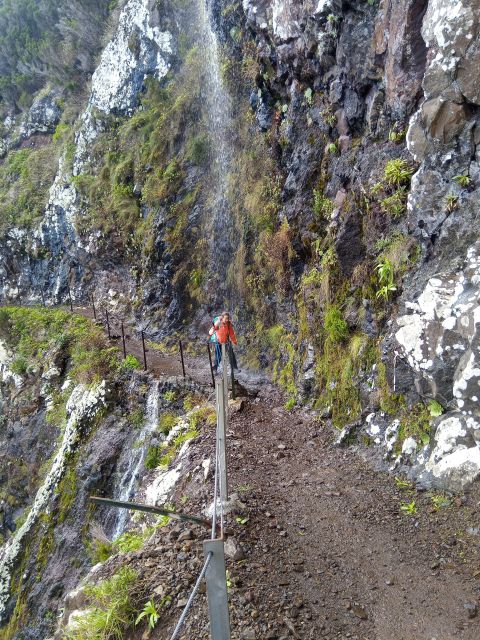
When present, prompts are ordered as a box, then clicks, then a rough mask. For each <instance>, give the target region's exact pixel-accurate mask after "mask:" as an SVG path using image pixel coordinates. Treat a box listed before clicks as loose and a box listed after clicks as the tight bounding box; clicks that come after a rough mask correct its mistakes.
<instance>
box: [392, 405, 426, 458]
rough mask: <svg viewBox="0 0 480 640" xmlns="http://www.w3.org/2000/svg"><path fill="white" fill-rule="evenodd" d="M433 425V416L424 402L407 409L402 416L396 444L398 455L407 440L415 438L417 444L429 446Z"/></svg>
mask: <svg viewBox="0 0 480 640" xmlns="http://www.w3.org/2000/svg"><path fill="white" fill-rule="evenodd" d="M431 423H432V416H431V415H430V411H429V409H428V407H427V406H426V405H424V404H423V402H420V403H418V404H416V405H414V406H413V407H409V408H408V409H405V410H404V412H403V414H402V415H401V416H400V427H399V429H398V439H397V442H396V444H395V451H396V453H397V455H398V454H400V453H401V451H402V445H403V443H404V442H405V440H406V439H407V438H414V439H415V440H416V441H417V443H419V444H421V445H427V444H428V443H429V442H430V432H431Z"/></svg>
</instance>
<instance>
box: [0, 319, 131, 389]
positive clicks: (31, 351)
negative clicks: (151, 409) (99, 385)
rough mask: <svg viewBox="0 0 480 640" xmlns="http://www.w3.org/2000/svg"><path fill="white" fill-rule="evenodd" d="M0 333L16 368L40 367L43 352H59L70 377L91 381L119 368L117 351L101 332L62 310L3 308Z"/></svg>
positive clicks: (90, 322)
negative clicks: (11, 352) (64, 359)
mask: <svg viewBox="0 0 480 640" xmlns="http://www.w3.org/2000/svg"><path fill="white" fill-rule="evenodd" d="M0 332H1V333H2V335H3V337H4V339H6V341H7V343H8V344H9V346H10V347H12V348H13V350H14V351H15V353H16V356H17V360H20V361H21V363H20V364H19V365H18V367H19V369H20V370H28V368H29V367H35V366H36V367H40V366H44V362H43V359H44V355H45V354H46V353H48V352H51V351H63V352H64V354H65V356H66V357H67V359H68V360H69V365H70V370H69V375H70V377H71V378H72V379H73V380H75V381H76V382H82V383H85V384H90V383H95V382H98V381H100V380H101V379H103V378H107V377H109V376H110V375H112V374H113V373H115V372H116V371H118V370H119V367H120V361H119V358H118V350H117V349H116V348H115V347H110V346H109V345H108V342H107V339H106V338H105V335H104V334H103V331H102V330H101V329H100V328H99V327H97V326H96V325H95V324H94V323H93V322H92V321H90V320H88V319H87V318H84V317H82V316H77V315H74V314H71V313H67V312H65V311H59V310H54V309H43V308H39V307H37V308H35V307H34V308H20V307H5V308H4V309H2V313H1V317H0Z"/></svg>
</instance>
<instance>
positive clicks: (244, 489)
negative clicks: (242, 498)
mask: <svg viewBox="0 0 480 640" xmlns="http://www.w3.org/2000/svg"><path fill="white" fill-rule="evenodd" d="M251 489H252V487H251V486H250V485H249V484H239V485H238V487H237V491H238V493H248V491H251Z"/></svg>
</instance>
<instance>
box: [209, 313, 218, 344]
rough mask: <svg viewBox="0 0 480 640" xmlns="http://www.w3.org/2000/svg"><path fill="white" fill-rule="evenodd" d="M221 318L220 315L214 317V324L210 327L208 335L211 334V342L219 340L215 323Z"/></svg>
mask: <svg viewBox="0 0 480 640" xmlns="http://www.w3.org/2000/svg"><path fill="white" fill-rule="evenodd" d="M218 320H220V316H215V317H214V318H213V319H212V326H211V327H210V331H209V332H208V335H209V336H210V342H217V334H216V332H215V323H216V322H217V321H218Z"/></svg>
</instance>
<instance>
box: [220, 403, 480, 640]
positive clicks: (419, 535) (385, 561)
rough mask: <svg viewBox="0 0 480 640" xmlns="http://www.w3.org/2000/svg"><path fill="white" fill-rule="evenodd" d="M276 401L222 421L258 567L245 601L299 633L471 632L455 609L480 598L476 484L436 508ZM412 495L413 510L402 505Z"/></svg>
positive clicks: (475, 630)
mask: <svg viewBox="0 0 480 640" xmlns="http://www.w3.org/2000/svg"><path fill="white" fill-rule="evenodd" d="M278 400H279V399H278V398H275V399H274V397H272V395H271V394H270V395H267V396H266V397H262V398H261V399H260V401H259V402H258V403H253V404H248V405H247V407H246V408H245V410H244V411H243V412H241V413H239V414H237V415H235V416H234V417H233V418H232V423H231V424H232V432H233V434H234V435H233V437H232V443H231V447H230V460H231V465H230V467H231V469H232V470H233V473H232V482H233V485H234V486H235V484H237V486H238V485H241V484H248V485H249V487H250V491H251V498H248V493H247V503H248V504H249V508H250V509H251V517H250V521H249V523H248V525H247V527H248V531H246V532H245V533H241V534H240V536H241V538H240V539H241V540H243V539H244V540H245V544H249V546H250V547H251V548H250V552H249V553H248V558H249V561H248V562H249V564H256V563H258V565H260V566H262V565H263V567H264V568H265V569H266V572H265V573H263V574H261V575H257V576H256V577H255V583H256V584H255V586H253V585H252V590H254V592H255V594H256V596H255V597H256V602H258V603H259V604H260V603H262V602H266V603H269V608H270V610H271V611H277V612H278V617H277V620H276V624H277V625H278V626H279V628H280V630H282V629H283V630H285V629H287V630H290V633H291V634H293V635H295V633H294V631H293V630H295V632H296V633H297V634H298V636H297V637H302V638H312V639H313V638H318V637H322V638H323V637H325V638H332V639H333V638H359V639H360V638H368V639H369V640H373V639H377V640H390V639H392V640H423V639H426V640H432V639H433V638H436V639H437V640H449V639H450V638H464V639H466V640H467V639H468V640H474V639H476V640H478V638H480V618H479V617H478V616H476V617H474V618H470V617H469V612H470V615H473V613H474V611H473V610H471V609H468V608H465V605H466V604H467V603H468V604H470V603H471V604H473V603H475V604H477V605H478V599H479V595H480V591H479V587H480V582H479V579H478V578H479V575H480V571H479V570H480V556H479V543H480V536H479V535H478V534H477V535H471V536H469V535H468V534H467V533H466V531H467V529H469V528H473V529H474V528H475V526H476V527H478V522H479V518H478V504H479V503H478V500H479V494H480V492H479V489H478V487H476V488H475V490H474V491H472V493H471V495H470V496H468V497H467V498H466V499H465V500H464V501H463V500H458V501H457V503H458V504H457V505H456V504H455V503H454V504H453V505H452V506H451V507H449V508H446V509H443V510H441V511H435V510H434V509H433V508H432V501H431V498H430V497H429V496H428V495H426V494H423V495H415V493H412V494H408V495H405V493H404V492H402V491H400V490H398V489H397V488H396V486H395V482H394V480H393V478H391V477H390V476H388V475H386V474H384V473H380V472H375V471H373V470H372V469H371V468H369V466H368V465H367V464H366V463H365V462H364V460H363V459H362V458H361V457H360V456H359V455H358V454H357V453H356V452H354V451H353V450H352V449H346V450H342V449H338V448H334V447H332V437H331V434H329V433H328V431H326V430H325V427H322V425H320V424H319V423H318V422H315V421H313V420H312V419H311V417H309V416H307V415H302V414H299V413H297V414H290V413H288V412H286V411H284V410H283V409H281V408H278V406H279V402H278ZM412 499H415V501H416V506H417V513H416V514H415V515H406V514H403V513H401V512H400V510H399V506H400V503H401V501H402V500H403V501H405V500H408V501H409V502H410V501H411V500H412ZM254 540H255V541H254ZM474 575H476V579H475V577H474ZM247 576H248V574H246V577H247ZM247 579H248V577H247ZM282 583H283V584H282ZM282 618H283V620H282ZM258 637H263V636H258ZM264 637H269V636H268V634H267V635H265V636H264ZM273 637H275V636H273Z"/></svg>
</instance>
